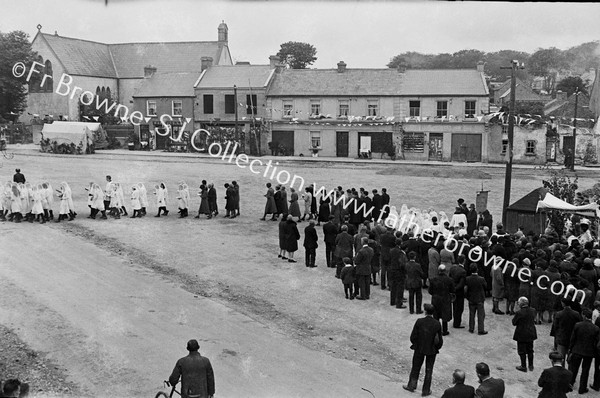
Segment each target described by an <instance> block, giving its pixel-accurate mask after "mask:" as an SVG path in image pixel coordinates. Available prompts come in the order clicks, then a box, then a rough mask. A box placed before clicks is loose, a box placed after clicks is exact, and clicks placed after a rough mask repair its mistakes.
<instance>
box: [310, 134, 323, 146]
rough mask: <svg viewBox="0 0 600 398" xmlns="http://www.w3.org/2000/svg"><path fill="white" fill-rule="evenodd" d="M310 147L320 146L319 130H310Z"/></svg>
mask: <svg viewBox="0 0 600 398" xmlns="http://www.w3.org/2000/svg"><path fill="white" fill-rule="evenodd" d="M310 147H311V148H321V132H320V131H311V132H310Z"/></svg>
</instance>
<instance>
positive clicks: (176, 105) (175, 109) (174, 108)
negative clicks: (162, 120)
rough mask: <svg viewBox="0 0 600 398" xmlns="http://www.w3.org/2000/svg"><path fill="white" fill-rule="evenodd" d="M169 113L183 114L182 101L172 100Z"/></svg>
mask: <svg viewBox="0 0 600 398" xmlns="http://www.w3.org/2000/svg"><path fill="white" fill-rule="evenodd" d="M171 114H172V115H173V116H181V115H183V103H182V102H181V101H173V102H172V103H171Z"/></svg>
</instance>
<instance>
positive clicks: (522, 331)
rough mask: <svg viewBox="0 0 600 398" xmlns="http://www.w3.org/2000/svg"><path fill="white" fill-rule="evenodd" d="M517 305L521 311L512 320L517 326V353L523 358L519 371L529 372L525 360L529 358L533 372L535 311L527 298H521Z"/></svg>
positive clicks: (530, 369)
mask: <svg viewBox="0 0 600 398" xmlns="http://www.w3.org/2000/svg"><path fill="white" fill-rule="evenodd" d="M517 305H518V306H519V310H518V311H517V312H516V313H515V316H514V317H513V320H512V324H513V326H516V327H515V333H514V334H513V340H514V341H516V342H517V352H518V354H519V357H520V358H521V365H519V366H517V370H519V371H521V372H527V368H526V367H525V365H526V361H525V358H527V363H528V364H529V371H530V372H533V342H534V341H535V340H536V339H537V332H536V330H535V309H533V308H531V307H529V300H528V299H527V297H521V298H519V301H517Z"/></svg>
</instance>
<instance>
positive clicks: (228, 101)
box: [225, 94, 235, 114]
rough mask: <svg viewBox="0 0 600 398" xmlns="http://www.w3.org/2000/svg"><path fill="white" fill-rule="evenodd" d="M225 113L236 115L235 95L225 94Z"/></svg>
mask: <svg viewBox="0 0 600 398" xmlns="http://www.w3.org/2000/svg"><path fill="white" fill-rule="evenodd" d="M225 113H229V114H231V113H235V97H234V95H233V94H225Z"/></svg>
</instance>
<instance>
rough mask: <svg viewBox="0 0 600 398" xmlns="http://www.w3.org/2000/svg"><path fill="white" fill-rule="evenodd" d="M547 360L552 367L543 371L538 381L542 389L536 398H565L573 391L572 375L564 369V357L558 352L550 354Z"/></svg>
mask: <svg viewBox="0 0 600 398" xmlns="http://www.w3.org/2000/svg"><path fill="white" fill-rule="evenodd" d="M549 358H550V361H551V362H552V367H550V368H548V369H544V371H543V372H542V375H541V376H540V379H539V380H538V386H540V387H542V391H540V395H538V398H566V397H567V393H569V392H571V391H573V386H572V385H571V378H572V377H573V373H571V371H569V370H568V369H565V368H564V366H563V362H564V359H565V357H564V356H563V355H562V354H561V353H560V352H556V351H554V352H551V353H550V355H549Z"/></svg>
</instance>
